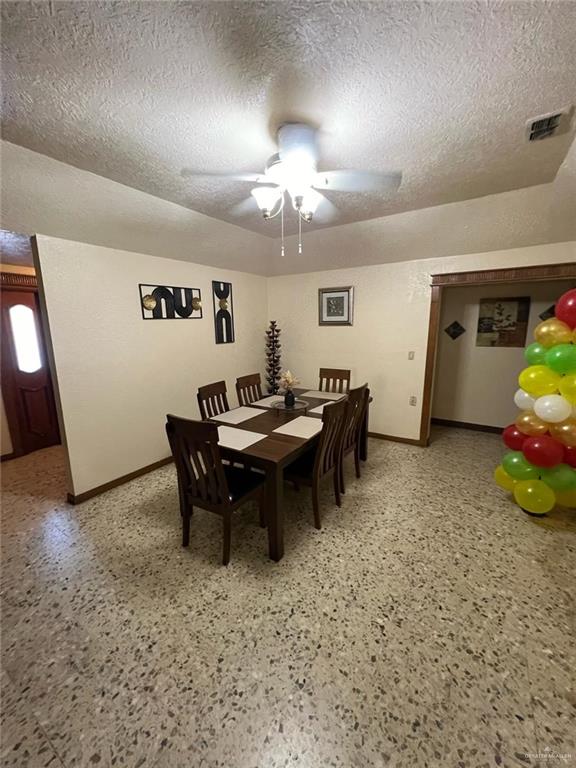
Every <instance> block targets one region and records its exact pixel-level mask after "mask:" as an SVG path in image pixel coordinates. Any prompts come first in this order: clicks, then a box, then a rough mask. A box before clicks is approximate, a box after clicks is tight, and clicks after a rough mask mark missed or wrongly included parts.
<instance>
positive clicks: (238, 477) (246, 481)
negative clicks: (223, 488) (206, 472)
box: [224, 466, 264, 504]
mask: <svg viewBox="0 0 576 768" xmlns="http://www.w3.org/2000/svg"><path fill="white" fill-rule="evenodd" d="M224 474H225V475H226V480H227V481H228V490H229V491H230V501H231V502H232V503H233V504H234V503H235V502H236V501H238V499H241V498H242V497H243V496H246V495H247V494H248V493H252V491H255V490H256V488H258V487H259V486H260V485H263V484H264V475H261V474H257V473H256V472H251V471H250V470H249V469H240V468H239V467H228V466H225V467H224Z"/></svg>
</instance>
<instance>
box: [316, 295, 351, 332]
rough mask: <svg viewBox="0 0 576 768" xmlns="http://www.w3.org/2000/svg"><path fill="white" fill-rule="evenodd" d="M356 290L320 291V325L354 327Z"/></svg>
mask: <svg viewBox="0 0 576 768" xmlns="http://www.w3.org/2000/svg"><path fill="white" fill-rule="evenodd" d="M353 313H354V288H353V287H352V286H351V285H347V286H345V287H343V288H319V289H318V325H352V320H353Z"/></svg>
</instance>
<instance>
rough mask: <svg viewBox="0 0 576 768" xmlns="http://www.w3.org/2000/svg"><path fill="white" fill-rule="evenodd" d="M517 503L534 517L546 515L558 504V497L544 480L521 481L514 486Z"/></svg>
mask: <svg viewBox="0 0 576 768" xmlns="http://www.w3.org/2000/svg"><path fill="white" fill-rule="evenodd" d="M514 498H515V499H516V503H517V504H519V506H521V507H522V509H524V510H526V512H531V513H532V514H533V515H545V514H546V512H550V510H551V509H553V508H554V505H555V504H556V495H555V493H554V491H553V490H552V489H551V488H549V487H548V486H547V485H546V483H544V482H543V481H542V480H520V481H519V482H517V483H516V485H515V486H514Z"/></svg>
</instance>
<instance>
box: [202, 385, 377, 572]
mask: <svg viewBox="0 0 576 768" xmlns="http://www.w3.org/2000/svg"><path fill="white" fill-rule="evenodd" d="M307 391H309V390H306V389H295V390H294V394H295V395H296V397H297V398H298V399H299V400H306V401H307V402H308V404H309V405H308V410H307V411H306V412H305V411H303V410H294V411H292V410H277V409H275V408H265V407H262V406H258V403H257V402H256V403H252V404H251V405H250V407H251V408H254V418H252V419H247V420H246V421H242V422H241V423H240V424H227V426H231V427H234V428H235V429H245V430H248V431H250V432H260V433H262V434H264V435H266V437H264V438H262V440H259V441H258V442H257V443H253V444H252V445H250V446H248V447H247V448H243V449H242V450H239V449H236V448H228V447H225V446H220V451H221V454H222V456H223V457H224V458H225V459H228V460H229V461H235V462H238V463H245V464H248V465H249V466H250V467H255V468H258V469H261V470H262V471H263V472H264V473H265V475H266V517H267V529H268V554H269V557H270V559H271V560H276V561H278V560H281V559H282V557H283V556H284V511H283V508H282V498H283V485H284V468H285V467H286V466H288V465H289V464H291V463H292V462H293V461H294V460H295V459H297V458H298V456H300V455H301V454H303V453H305V452H306V451H308V450H310V448H312V447H313V446H314V445H315V443H317V442H318V437H319V433H318V434H317V435H314V437H311V438H301V437H293V436H292V435H282V434H278V433H277V432H274V430H275V429H277V428H278V427H281V426H282V425H283V424H286V423H287V422H289V421H291V420H292V419H295V418H297V417H298V416H303V415H306V416H310V418H316V419H321V418H322V416H321V415H320V414H315V413H310V410H311V409H313V408H316V407H317V406H319V405H324V404H325V403H328V402H331V401H329V400H327V399H323V398H316V397H309V396H306V397H304V396H303V393H304V392H307ZM310 391H313V390H310ZM282 399H283V396H282V395H278V400H279V401H281V400H282ZM212 421H214V422H215V423H218V424H221V423H222V422H218V419H217V418H216V419H212ZM367 455H368V409H367V410H366V418H365V421H364V424H363V428H362V435H361V450H360V457H361V459H362V460H363V461H366V459H367Z"/></svg>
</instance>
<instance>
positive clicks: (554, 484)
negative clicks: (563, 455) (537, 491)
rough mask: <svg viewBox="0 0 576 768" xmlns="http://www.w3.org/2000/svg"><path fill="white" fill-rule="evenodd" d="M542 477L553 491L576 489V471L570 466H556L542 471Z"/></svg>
mask: <svg viewBox="0 0 576 768" xmlns="http://www.w3.org/2000/svg"><path fill="white" fill-rule="evenodd" d="M540 477H541V478H542V480H544V482H545V483H546V485H547V486H549V487H550V488H552V490H553V491H569V490H571V489H572V488H576V471H574V470H573V469H572V468H571V467H569V466H568V464H556V466H555V467H550V469H541V470H540Z"/></svg>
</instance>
